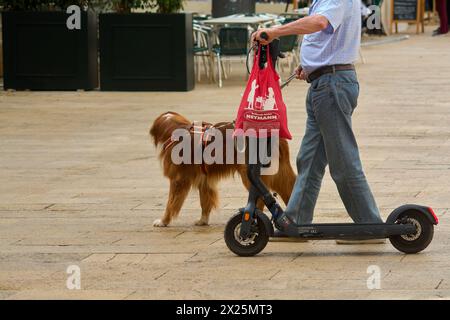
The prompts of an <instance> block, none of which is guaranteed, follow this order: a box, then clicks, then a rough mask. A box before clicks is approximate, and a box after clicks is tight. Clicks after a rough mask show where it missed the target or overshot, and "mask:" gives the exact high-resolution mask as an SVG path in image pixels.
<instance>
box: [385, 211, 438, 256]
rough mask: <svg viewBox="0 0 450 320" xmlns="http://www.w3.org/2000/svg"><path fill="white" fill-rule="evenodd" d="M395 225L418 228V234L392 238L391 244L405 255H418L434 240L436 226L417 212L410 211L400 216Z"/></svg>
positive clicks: (421, 213)
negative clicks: (411, 225) (406, 224)
mask: <svg viewBox="0 0 450 320" xmlns="http://www.w3.org/2000/svg"><path fill="white" fill-rule="evenodd" d="M395 223H411V224H413V225H414V226H415V227H416V233H414V234H407V235H400V236H392V237H390V238H389V241H390V242H391V244H392V245H393V246H394V247H395V248H396V249H397V250H399V251H401V252H404V253H418V252H420V251H422V250H424V249H425V248H426V247H428V245H429V244H430V242H431V240H433V235H434V226H433V224H432V223H431V222H430V221H429V220H428V218H427V217H426V216H425V215H424V214H423V212H420V211H417V210H408V211H405V212H404V213H402V214H400V216H399V217H398V218H397V221H396V222H395Z"/></svg>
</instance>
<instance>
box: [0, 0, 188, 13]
mask: <svg viewBox="0 0 450 320" xmlns="http://www.w3.org/2000/svg"><path fill="white" fill-rule="evenodd" d="M183 1H184V0H47V1H45V0H44V1H42V0H0V7H1V8H2V10H13V11H49V10H50V11H65V10H66V8H67V7H69V6H70V5H78V6H80V7H83V8H87V7H91V8H94V9H96V11H99V12H104V11H113V12H131V11H132V10H135V9H141V10H144V11H150V10H153V11H156V12H159V13H174V12H178V11H180V10H181V9H183Z"/></svg>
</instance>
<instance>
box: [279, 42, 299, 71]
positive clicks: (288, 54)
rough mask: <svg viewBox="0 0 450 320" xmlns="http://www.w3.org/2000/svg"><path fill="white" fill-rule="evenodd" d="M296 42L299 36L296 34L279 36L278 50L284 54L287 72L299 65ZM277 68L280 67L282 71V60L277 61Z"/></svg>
mask: <svg viewBox="0 0 450 320" xmlns="http://www.w3.org/2000/svg"><path fill="white" fill-rule="evenodd" d="M298 43H299V37H298V36H297V35H290V36H284V37H281V38H280V52H281V53H282V54H283V55H284V56H285V58H286V61H287V63H288V66H289V72H290V73H293V72H294V70H295V68H296V67H297V66H298V65H299V63H300V61H299V58H298V55H299V52H298ZM277 64H278V68H280V67H281V71H282V72H284V64H283V60H281V59H279V60H278V61H277Z"/></svg>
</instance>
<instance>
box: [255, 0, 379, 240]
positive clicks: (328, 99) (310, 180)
mask: <svg viewBox="0 0 450 320" xmlns="http://www.w3.org/2000/svg"><path fill="white" fill-rule="evenodd" d="M360 6H361V0H314V1H313V3H312V5H311V8H310V15H309V16H308V17H305V18H302V19H299V20H297V21H294V22H291V23H289V24H286V25H283V26H277V27H273V28H266V29H259V30H258V31H257V32H256V33H255V34H254V35H253V37H254V39H256V40H258V41H260V42H261V43H262V44H267V43H269V42H271V41H272V40H273V39H275V38H278V37H281V36H286V35H292V34H305V35H306V36H305V37H304V38H303V42H302V46H301V67H299V68H298V70H297V78H298V79H301V80H307V81H308V82H309V83H310V84H311V87H310V88H309V92H308V96H307V99H306V111H307V115H308V119H307V123H306V132H305V136H304V138H303V142H302V145H301V148H300V152H299V154H298V156H297V169H298V173H299V175H298V177H297V180H296V183H295V186H294V190H293V193H292V196H291V199H290V201H289V203H288V205H287V208H286V211H285V213H284V214H283V215H281V216H280V217H279V218H278V219H277V221H276V223H275V224H276V226H277V228H278V229H279V230H281V231H283V230H285V231H286V230H287V229H288V228H295V224H310V223H312V220H313V212H314V207H315V205H316V201H317V197H318V195H319V190H320V187H321V182H322V178H323V175H324V173H325V167H326V166H327V164H329V166H330V173H331V176H332V178H333V180H334V182H335V183H336V186H337V189H338V191H339V195H340V196H341V199H342V201H343V203H344V205H345V208H346V210H347V212H348V214H349V215H350V217H351V218H352V219H353V221H354V222H356V223H380V222H382V220H381V217H380V213H379V211H378V208H377V205H376V203H375V199H374V197H373V195H372V192H371V191H370V188H369V185H368V183H367V181H366V177H365V175H364V172H363V169H362V165H361V160H360V157H359V151H358V146H357V143H356V139H355V136H354V134H353V131H352V122H351V116H352V113H353V111H354V109H355V107H356V105H357V99H358V95H359V84H358V80H357V77H356V72H355V68H354V66H353V63H354V62H355V61H356V60H357V57H358V50H359V47H360V37H361V7H360ZM262 32H265V33H266V34H267V35H268V40H267V41H266V40H264V39H262V38H261V33H262ZM279 235H280V234H279Z"/></svg>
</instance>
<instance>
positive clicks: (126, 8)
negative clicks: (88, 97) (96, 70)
mask: <svg viewBox="0 0 450 320" xmlns="http://www.w3.org/2000/svg"><path fill="white" fill-rule="evenodd" d="M182 1H183V0H156V1H155V0H131V1H130V0H114V1H112V9H113V11H115V12H113V13H104V14H100V18H99V21H100V61H101V65H100V87H101V90H105V91H111V90H115V91H189V90H192V89H193V88H194V84H195V81H194V67H193V66H194V57H193V30H192V14H188V13H178V12H179V11H180V10H181V9H182V7H183V2H182ZM138 10H139V11H143V12H140V13H138V12H136V11H138ZM150 11H152V12H150Z"/></svg>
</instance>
